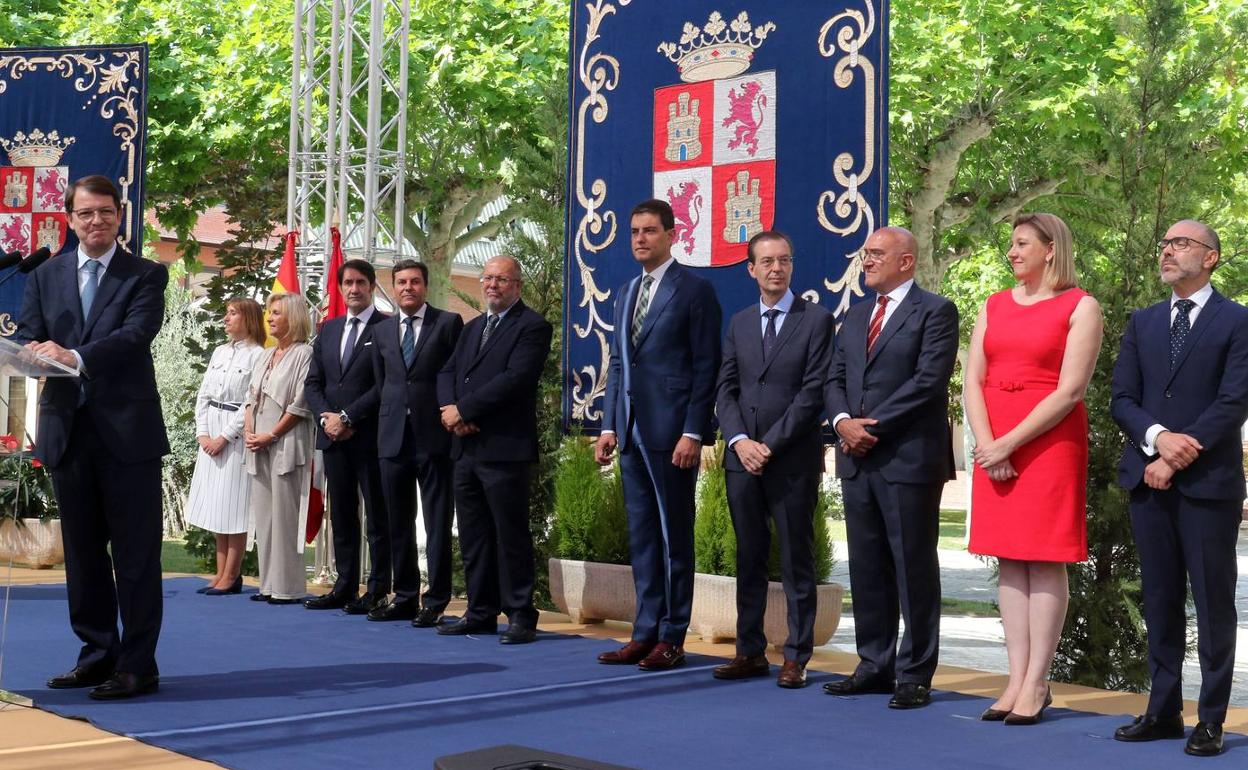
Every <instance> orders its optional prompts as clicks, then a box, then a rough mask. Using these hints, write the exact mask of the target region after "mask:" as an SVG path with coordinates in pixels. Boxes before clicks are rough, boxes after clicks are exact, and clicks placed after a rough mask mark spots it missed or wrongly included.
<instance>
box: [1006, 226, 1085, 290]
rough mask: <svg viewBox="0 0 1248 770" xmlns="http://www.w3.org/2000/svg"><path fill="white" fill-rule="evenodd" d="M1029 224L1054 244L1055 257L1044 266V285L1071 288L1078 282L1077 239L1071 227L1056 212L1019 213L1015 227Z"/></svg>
mask: <svg viewBox="0 0 1248 770" xmlns="http://www.w3.org/2000/svg"><path fill="white" fill-rule="evenodd" d="M1023 225H1027V226H1028V227H1030V228H1031V229H1033V230H1035V231H1036V232H1037V233H1039V234H1040V239H1041V240H1042V241H1044V242H1045V243H1047V244H1050V245H1052V246H1053V259H1052V260H1050V261H1049V263H1048V264H1047V265H1045V266H1044V285H1045V286H1047V287H1048V288H1049V289H1052V290H1053V291H1062V290H1064V289H1069V288H1071V287H1072V286H1075V285H1076V284H1077V283H1078V276H1077V275H1075V239H1074V237H1073V236H1072V235H1071V234H1070V228H1069V227H1067V226H1066V223H1065V222H1063V221H1062V218H1061V217H1059V216H1057V215H1056V214H1045V213H1044V212H1039V211H1038V212H1036V213H1034V214H1019V215H1018V216H1017V217H1015V219H1014V228H1015V229H1017V228H1019V227H1022V226H1023Z"/></svg>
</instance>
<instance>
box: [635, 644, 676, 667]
mask: <svg viewBox="0 0 1248 770" xmlns="http://www.w3.org/2000/svg"><path fill="white" fill-rule="evenodd" d="M683 665H685V648H684V647H677V646H676V645H674V644H671V643H669V642H659V643H658V644H656V645H654V649H653V650H651V651H650V654H649V655H647V656H646V657H644V658H642V660H641V662H640V663H638V664H637V667H638V668H640V669H641V670H642V671H667V670H669V669H673V668H677V667H678V666H683Z"/></svg>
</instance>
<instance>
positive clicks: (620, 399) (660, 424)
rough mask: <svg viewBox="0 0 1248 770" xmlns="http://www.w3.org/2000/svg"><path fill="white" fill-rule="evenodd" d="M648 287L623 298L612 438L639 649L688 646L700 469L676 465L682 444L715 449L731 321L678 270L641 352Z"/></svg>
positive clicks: (662, 285) (613, 362)
mask: <svg viewBox="0 0 1248 770" xmlns="http://www.w3.org/2000/svg"><path fill="white" fill-rule="evenodd" d="M640 286H641V277H640V276H638V277H636V278H634V279H633V280H631V281H629V282H628V283H627V284H625V285H624V286H622V287H620V289H619V291H618V292H617V293H616V298H617V299H616V303H615V334H614V335H613V336H612V338H611V358H610V365H609V369H608V375H607V388H606V397H605V400H604V402H603V417H602V429H603V430H611V431H615V433H616V437H617V441H618V445H619V448H620V470H621V472H622V474H623V479H624V499H625V507H626V508H627V510H628V541H629V551H630V554H631V560H632V564H633V581H634V583H635V586H636V590H637V617H636V620H635V621H634V623H633V639H634V640H636V641H639V642H668V643H669V644H674V645H677V646H679V645H682V644H684V639H685V633H686V632H687V631H688V628H689V612H690V609H691V607H692V605H693V571H694V560H693V514H694V489H695V487H696V485H697V480H698V470H697V467H696V466H695V467H693V468H689V469H680V468H677V467H676V466H675V465H672V450H673V449H675V448H676V444H677V442H679V441H680V438H681V435H682V434H685V433H691V434H695V435H698V436H700V437H701V440H702V442H703V443H708V442H711V441H713V440H714V433H713V431H712V424H711V409H712V407H713V406H714V402H715V376H716V372H717V371H718V369H719V362H720V359H719V350H720V343H719V333H720V332H719V328H720V321H721V318H722V314H721V311H720V308H719V300H717V299H716V297H715V290H714V289H713V288H712V287H711V285H710V283H708V282H707V281H705V280H704V279H702V278H699V277H698V276H697V275H695V274H694V273H693V272H692V271H691V270H688V269H686V268H684V267H682V266H681V265H680V264H679V263H677V262H675V261H673V262H672V264H671V265H670V266H669V267H668V268H667V272H666V273H665V274H664V276H663V280H662V281H660V282H659V285H658V288H657V289H656V290H655V292H654V295H653V296H652V297H651V298H650V304H649V308H648V310H647V312H646V317H645V322H644V324H643V325H642V328H641V333H640V334H639V335H638V339H637V344H636V345H634V344H633V342H632V339H631V337H632V335H631V334H630V333H629V330H630V328H631V326H632V319H633V312H634V309H635V308H636V305H637V297H638V293H639V291H640Z"/></svg>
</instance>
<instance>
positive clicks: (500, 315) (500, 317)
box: [485, 297, 520, 321]
mask: <svg viewBox="0 0 1248 770" xmlns="http://www.w3.org/2000/svg"><path fill="white" fill-rule="evenodd" d="M519 304H520V298H519V297H517V298H516V301H515V302H513V303H511V304H510V305H508V306H507V307H505V308H503V309H502V310H500V311H498V312H497V313H491V312H490V311H489V309H488V308H487V309H486V311H485V320H487V321H488V320H490V316H492V315H494V316H498V320H499V321H502V320H503V319H504V318H506V317H507V314H508V313H510V312H511V309H512V308H513V307H515V306H516V305H519Z"/></svg>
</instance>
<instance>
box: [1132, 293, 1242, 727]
mask: <svg viewBox="0 0 1248 770" xmlns="http://www.w3.org/2000/svg"><path fill="white" fill-rule="evenodd" d="M1112 411H1113V416H1114V420H1115V421H1116V422H1117V423H1118V425H1119V427H1121V428H1122V431H1123V433H1124V434H1126V437H1127V445H1126V446H1125V447H1124V451H1123V455H1122V461H1121V462H1120V463H1119V466H1118V481H1119V483H1120V484H1121V485H1122V486H1123V488H1125V489H1127V490H1129V491H1130V494H1131V502H1130V511H1131V527H1132V530H1133V532H1134V534H1135V543H1136V548H1137V549H1138V551H1139V555H1140V572H1141V576H1142V578H1143V589H1144V590H1143V594H1144V620H1145V622H1146V624H1147V626H1148V662H1149V670H1150V672H1151V674H1152V680H1153V686H1152V693H1151V695H1150V697H1149V702H1148V713H1149V714H1152V715H1154V716H1160V717H1168V716H1172V715H1174V714H1178V713H1180V712H1181V711H1182V708H1183V693H1182V665H1183V654H1184V648H1185V643H1186V638H1185V637H1186V628H1187V614H1186V611H1185V607H1186V603H1187V590H1186V586H1185V581H1186V579H1187V578H1189V577H1190V579H1191V585H1192V598H1193V600H1194V603H1195V605H1196V622H1197V628H1198V630H1199V638H1198V645H1197V649H1198V651H1199V653H1200V670H1201V688H1200V702H1199V717H1200V720H1201V721H1203V722H1218V723H1221V722H1223V721H1224V720H1225V718H1226V707H1227V702H1228V701H1229V699H1230V693H1231V679H1232V674H1233V672H1234V663H1235V634H1236V615H1235V580H1236V578H1237V576H1238V575H1237V570H1236V561H1235V541H1236V538H1237V537H1238V535H1239V524H1240V520H1241V509H1242V506H1243V501H1244V471H1243V450H1242V448H1241V445H1240V427H1241V426H1242V425H1243V424H1244V421H1245V419H1246V418H1248V308H1245V307H1244V306H1243V305H1239V304H1237V303H1235V302H1232V301H1230V300H1228V299H1226V298H1225V297H1223V296H1222V295H1221V294H1218V293H1217V292H1216V291H1215V292H1214V293H1213V294H1212V296H1210V297H1209V300H1208V301H1207V302H1206V304H1205V306H1204V307H1203V308H1202V309H1201V311H1200V313H1199V314H1198V315H1197V316H1196V321H1195V323H1194V324H1192V327H1191V331H1190V332H1189V333H1188V335H1187V339H1186V341H1185V343H1184V346H1183V348H1182V349H1181V351H1180V353H1179V356H1178V359H1177V361H1176V362H1175V365H1174V367H1173V368H1171V366H1170V302H1169V301H1166V302H1159V303H1158V304H1156V305H1152V306H1150V307H1147V308H1144V309H1143V310H1140V311H1138V312H1136V313H1135V314H1133V315H1132V316H1131V320H1130V321H1129V322H1128V324H1127V330H1126V332H1125V333H1124V334H1123V337H1122V349H1121V351H1120V352H1119V354H1118V360H1117V362H1116V363H1115V365H1114V380H1113V406H1112ZM1157 424H1159V425H1162V426H1164V427H1165V428H1166V429H1168V430H1170V431H1174V432H1175V433H1185V434H1187V435H1190V436H1192V437H1194V438H1195V439H1196V440H1197V441H1199V442H1200V443H1201V445H1202V446H1203V447H1204V449H1203V450H1202V451H1201V453H1200V456H1199V457H1198V458H1197V459H1196V460H1195V461H1194V462H1193V463H1192V464H1191V465H1189V466H1188V467H1187V468H1185V469H1183V470H1181V471H1178V472H1176V473H1175V474H1174V477H1173V479H1172V480H1171V486H1170V488H1169V489H1166V490H1156V489H1152V488H1150V487H1149V486H1147V485H1146V484H1145V483H1144V482H1143V475H1144V468H1145V466H1146V465H1148V464H1149V463H1150V462H1152V461H1153V460H1154V459H1156V456H1155V455H1154V456H1152V457H1149V456H1147V455H1145V454H1144V452H1143V451H1142V450H1141V449H1140V448H1139V447H1140V445H1141V444H1142V443H1144V442H1145V434H1146V433H1147V431H1148V429H1149V428H1150V427H1151V426H1153V425H1157Z"/></svg>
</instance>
